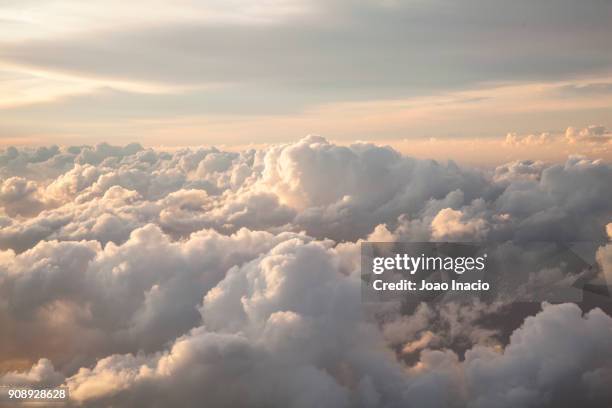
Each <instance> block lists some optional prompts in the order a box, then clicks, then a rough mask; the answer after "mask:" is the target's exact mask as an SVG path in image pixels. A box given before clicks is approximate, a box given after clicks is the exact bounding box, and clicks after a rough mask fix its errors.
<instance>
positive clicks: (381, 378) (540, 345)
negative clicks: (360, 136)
mask: <svg viewBox="0 0 612 408" xmlns="http://www.w3.org/2000/svg"><path fill="white" fill-rule="evenodd" d="M483 154H486V152H483ZM611 186H612V165H611V164H610V163H606V162H604V161H601V160H591V159H585V158H582V157H570V158H568V159H567V161H566V162H565V163H561V164H547V163H543V162H539V161H518V162H512V163H508V164H504V165H501V166H499V167H497V168H495V169H493V170H482V169H471V168H464V167H460V166H458V165H456V164H454V163H452V162H449V163H447V164H440V163H438V162H435V161H431V160H419V159H414V158H410V157H406V156H402V155H401V154H399V153H398V152H396V151H394V150H393V149H391V148H389V147H380V146H376V145H373V144H368V143H356V144H352V145H350V146H339V145H335V144H332V143H330V142H328V141H327V140H325V139H324V138H321V137H316V136H309V137H307V138H304V139H302V140H300V141H298V142H296V143H291V144H279V145H271V146H269V147H266V148H260V149H250V150H244V151H242V152H239V153H237V152H227V151H221V150H218V149H215V148H190V149H181V150H177V151H170V152H167V151H161V150H158V149H144V148H142V147H141V146H140V145H137V144H131V145H127V146H124V147H117V146H110V145H107V144H101V145H97V146H95V147H89V146H82V147H81V146H79V147H68V148H59V147H46V148H38V149H15V148H9V149H6V150H4V151H3V152H1V153H0V209H1V210H0V249H1V250H0V327H1V328H2V329H1V330H2V334H1V335H0V368H1V369H2V371H0V384H7V385H19V384H24V385H26V384H27V385H37V386H59V385H64V386H68V387H69V389H70V393H71V399H72V400H73V402H74V403H75V404H82V405H84V406H91V407H108V406H114V407H140V406H143V407H144V406H146V407H183V406H184V407H193V406H207V407H229V406H231V407H242V406H249V407H295V408H301V407H330V408H331V407H333V408H336V407H406V406H418V407H465V406H468V407H531V406H533V407H541V406H551V407H552V406H554V407H561V406H583V407H587V406H592V407H602V406H610V405H611V404H612V390H611V388H610V386H609V385H610V384H611V383H612V317H610V316H608V315H607V314H606V313H604V312H603V311H602V310H601V309H598V308H594V309H592V310H590V311H588V312H586V313H585V312H583V311H582V310H581V309H580V308H579V307H578V306H576V305H574V304H560V305H551V304H542V307H541V309H540V310H539V311H538V312H537V314H535V315H533V316H530V317H528V318H526V319H525V320H524V322H523V323H522V325H520V327H518V328H516V330H514V332H513V333H512V334H511V335H510V336H509V338H507V339H505V340H502V339H501V338H500V337H499V336H497V334H498V333H496V331H495V330H494V329H490V328H487V327H485V326H484V325H482V324H481V323H480V322H481V320H482V318H483V317H486V316H491V315H495V313H496V312H497V311H498V310H499V309H500V308H502V307H503V305H501V306H500V305H497V306H495V305H483V304H478V303H475V304H472V305H463V306H459V305H444V306H441V307H434V306H431V305H429V306H428V305H425V304H423V305H422V306H421V307H419V308H418V310H417V311H416V312H415V313H414V314H411V315H402V314H401V313H397V314H394V315H391V316H389V318H388V320H387V321H385V322H382V323H379V324H374V323H371V322H365V321H364V320H363V319H362V316H361V311H362V310H361V307H360V270H359V269H360V268H359V266H360V247H359V243H360V241H361V240H370V241H391V240H403V241H429V240H433V241H486V240H495V241H498V242H499V241H502V242H504V241H513V240H533V241H552V240H554V241H564V242H570V241H572V242H573V241H597V242H601V246H600V248H599V249H598V251H597V255H596V259H597V262H598V271H599V274H600V276H599V277H598V279H600V280H601V281H602V282H605V281H606V280H607V281H608V282H612V244H609V243H607V242H609V237H611V236H612V188H611ZM458 343H460V344H462V348H463V350H464V352H461V353H459V352H457V351H456V349H455V348H454V347H452V345H456V344H458Z"/></svg>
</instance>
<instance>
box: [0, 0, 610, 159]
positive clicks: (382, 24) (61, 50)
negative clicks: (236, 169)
mask: <svg viewBox="0 0 612 408" xmlns="http://www.w3.org/2000/svg"><path fill="white" fill-rule="evenodd" d="M610 21H612V2H610V1H608V0H583V1H575V0H542V1H538V2H533V1H527V0H517V1H498V0H494V1H491V0H466V1H461V2H458V1H451V0H427V1H425V0H412V1H401V0H355V1H348V0H311V1H305V0H264V1H258V2H250V1H242V0H207V1H197V0H180V1H173V2H167V1H160V0H157V1H148V2H126V1H119V0H105V1H93V0H92V1H81V0H18V1H12V0H4V1H2V2H1V3H0V145H5V146H6V145H11V144H13V145H48V144H53V143H57V144H85V143H86V144H95V143H99V142H101V141H107V142H109V143H115V144H124V143H127V142H132V141H136V142H140V143H142V144H144V145H148V146H159V145H164V146H183V145H202V144H217V145H219V144H223V145H226V146H239V145H247V144H264V143H275V142H284V141H292V140H296V139H298V138H301V137H303V136H304V135H307V134H320V135H323V136H325V137H327V138H329V139H331V140H335V141H337V142H339V143H343V142H344V141H346V142H348V141H349V140H357V139H361V140H371V141H380V142H384V143H389V144H392V145H396V146H401V145H402V144H405V143H407V142H410V141H414V140H417V141H418V142H419V143H424V142H427V143H429V142H430V141H431V140H449V139H453V140H457V141H462V140H466V139H469V140H474V138H477V139H479V140H480V139H492V138H498V139H504V138H505V137H506V135H507V134H508V133H511V134H516V135H522V136H520V137H524V136H525V135H541V134H542V133H545V134H559V135H564V134H565V133H566V129H567V128H568V127H574V128H576V129H586V128H587V127H588V126H590V125H598V126H603V128H604V130H603V131H602V132H603V133H602V132H600V133H602V134H606V135H609V130H607V129H610V128H612V41H611V39H612V24H610ZM608 139H609V138H608ZM504 140H505V139H504ZM608 145H609V143H608ZM435 150H436V149H434V151H435ZM607 150H609V149H607Z"/></svg>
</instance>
